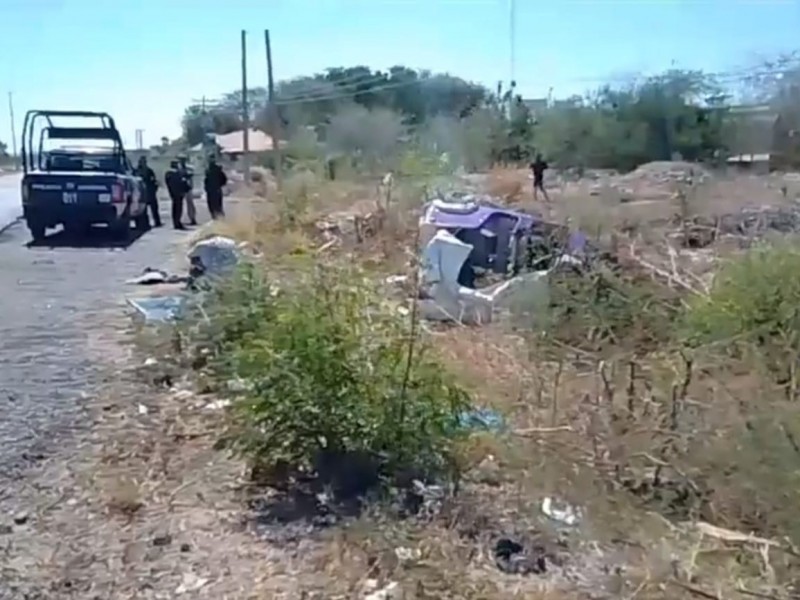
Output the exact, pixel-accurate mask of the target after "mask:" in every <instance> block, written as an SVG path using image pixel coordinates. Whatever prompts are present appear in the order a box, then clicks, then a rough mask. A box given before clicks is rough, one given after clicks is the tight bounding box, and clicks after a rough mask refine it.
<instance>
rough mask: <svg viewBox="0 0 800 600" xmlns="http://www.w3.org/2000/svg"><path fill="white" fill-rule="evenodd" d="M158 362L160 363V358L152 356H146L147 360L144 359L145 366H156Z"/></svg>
mask: <svg viewBox="0 0 800 600" xmlns="http://www.w3.org/2000/svg"><path fill="white" fill-rule="evenodd" d="M157 364H158V360H157V359H155V358H153V357H152V356H150V357H148V358H146V359H145V361H144V366H145V367H152V366H155V365H157Z"/></svg>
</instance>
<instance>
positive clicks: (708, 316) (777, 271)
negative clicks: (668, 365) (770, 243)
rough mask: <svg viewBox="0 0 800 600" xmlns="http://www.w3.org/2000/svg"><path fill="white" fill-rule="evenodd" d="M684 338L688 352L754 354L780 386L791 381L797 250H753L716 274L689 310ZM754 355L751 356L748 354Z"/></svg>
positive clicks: (798, 308) (796, 341) (799, 326)
mask: <svg viewBox="0 0 800 600" xmlns="http://www.w3.org/2000/svg"><path fill="white" fill-rule="evenodd" d="M683 333H684V336H685V339H686V340H687V342H688V343H689V344H691V345H693V346H698V345H708V344H714V345H716V346H717V347H719V348H720V349H721V350H725V351H729V352H734V353H736V354H737V355H739V356H741V355H742V354H743V353H750V354H757V356H758V358H759V360H760V361H761V362H762V364H763V365H764V366H765V367H766V368H767V369H768V370H769V372H770V373H772V374H773V375H774V376H775V377H776V378H777V379H778V381H779V382H780V383H786V382H787V381H790V380H792V381H794V383H795V385H794V388H795V389H796V381H795V380H796V374H795V373H796V370H797V359H798V353H799V352H800V248H797V247H794V246H791V245H781V246H775V247H762V248H756V249H754V250H752V251H750V252H748V253H747V254H746V255H745V256H744V257H742V258H740V259H737V260H734V261H731V262H729V263H728V264H727V265H725V266H724V267H723V268H722V269H721V270H720V272H719V273H718V274H717V276H716V278H715V280H714V285H713V288H712V290H711V293H710V294H709V296H708V297H706V298H701V299H697V300H695V301H694V303H693V304H692V305H691V306H690V308H689V310H688V311H687V313H686V316H685V319H684V323H683ZM753 351H755V352H753Z"/></svg>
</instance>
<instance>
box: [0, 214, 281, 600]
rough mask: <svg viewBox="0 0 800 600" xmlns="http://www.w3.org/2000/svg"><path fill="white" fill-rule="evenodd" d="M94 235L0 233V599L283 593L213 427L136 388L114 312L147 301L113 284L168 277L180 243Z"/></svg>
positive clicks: (160, 235)
mask: <svg viewBox="0 0 800 600" xmlns="http://www.w3.org/2000/svg"><path fill="white" fill-rule="evenodd" d="M198 208H199V207H198ZM164 209H165V207H163V206H162V212H165V210H164ZM199 216H200V218H201V221H204V220H205V219H206V215H205V214H203V213H202V212H201V213H200V215H199ZM95 233H96V234H97V235H94V236H92V238H91V240H89V241H88V242H86V243H84V244H83V245H82V247H74V243H73V245H72V246H68V245H67V244H66V240H64V239H63V238H60V237H59V236H55V237H52V238H50V239H49V240H48V242H49V243H47V244H43V245H41V246H39V247H28V245H27V244H28V239H29V238H28V234H27V231H26V229H25V228H24V226H23V225H21V224H17V225H14V226H12V227H11V228H9V229H7V230H6V231H4V232H3V233H1V234H0V277H4V278H5V279H4V281H3V284H4V285H3V291H4V293H3V294H2V296H0V310H2V313H0V314H2V321H1V322H0V410H1V411H2V413H1V414H0V600H34V599H35V600H63V599H71V600H84V599H85V600H112V599H117V598H119V599H134V598H136V599H140V598H143V599H153V600H155V599H162V598H163V599H164V600H167V599H171V598H174V597H176V596H183V597H189V598H198V599H199V598H208V599H209V600H212V599H213V600H217V599H219V598H232V599H238V598H250V597H251V594H252V592H253V591H254V590H255V589H257V588H258V585H259V580H268V581H272V582H276V581H278V582H281V581H283V580H282V579H281V578H280V577H278V578H277V579H276V578H275V577H274V574H273V573H271V572H270V571H269V570H265V569H264V567H263V561H264V560H265V559H266V558H267V557H268V555H269V551H268V549H265V547H264V545H263V544H262V543H261V542H259V541H258V540H256V538H255V537H254V536H252V535H251V534H250V533H248V532H247V531H246V528H245V527H243V525H242V521H241V519H242V514H241V512H242V506H241V503H240V501H239V500H237V499H236V498H235V497H234V496H233V495H232V494H231V490H233V489H236V488H237V487H238V486H240V485H241V484H240V481H239V478H240V474H241V472H242V467H241V465H240V464H239V463H237V462H235V461H232V460H231V459H229V458H228V457H227V456H225V455H224V454H223V453H220V452H218V451H216V450H215V449H214V441H215V440H216V434H217V432H216V429H215V428H217V427H218V425H219V422H220V413H219V412H218V411H217V410H208V409H206V408H204V407H205V404H206V403H207V402H208V401H207V400H205V401H203V400H195V399H193V394H192V393H191V392H189V391H188V389H186V388H185V387H180V386H178V387H173V388H172V389H170V390H166V389H163V388H162V389H156V388H154V387H153V386H152V385H148V384H147V383H145V380H146V377H145V378H143V377H142V373H141V368H142V364H143V362H144V358H143V355H142V354H141V353H140V352H138V351H137V350H136V349H135V347H134V346H133V345H132V344H131V342H132V341H134V337H133V336H132V327H131V320H130V318H129V317H128V314H127V313H128V311H127V310H126V307H125V296H130V295H141V294H143V293H145V294H147V293H158V292H157V291H156V290H152V289H149V288H142V287H137V286H126V285H125V283H124V282H125V280H127V279H128V278H130V277H132V276H135V275H138V274H139V273H140V272H141V271H142V269H144V268H145V267H147V266H152V267H163V268H167V269H170V268H173V269H175V268H177V265H176V263H178V262H179V261H180V254H181V253H182V251H183V249H182V248H181V246H183V245H184V244H187V243H188V242H189V239H190V236H191V235H192V234H191V233H184V232H175V231H173V230H172V229H170V228H167V227H165V228H163V229H155V230H152V231H150V232H148V233H146V234H145V235H143V236H142V237H141V238H139V239H137V240H135V241H133V243H132V244H131V245H130V246H128V247H127V248H113V247H109V245H110V244H109V242H110V240H108V239H107V238H106V237H105V236H103V235H100V234H101V231H97V232H95ZM176 258H177V259H178V260H176ZM198 402H199V404H198ZM270 585H273V584H270ZM286 585H289V587H291V581H289V582H288V583H287V584H286ZM260 597H275V598H278V597H281V596H278V595H275V594H268V595H266V596H260ZM289 597H296V596H289Z"/></svg>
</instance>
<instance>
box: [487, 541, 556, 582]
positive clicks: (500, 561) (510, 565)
mask: <svg viewBox="0 0 800 600" xmlns="http://www.w3.org/2000/svg"><path fill="white" fill-rule="evenodd" d="M494 561H495V564H496V565H497V568H498V569H500V570H501V571H503V573H509V574H513V575H528V574H530V573H535V574H537V575H541V574H542V573H546V572H547V560H546V559H545V550H544V548H543V547H541V546H534V547H533V548H532V551H531V552H526V551H525V547H524V546H523V545H522V544H520V543H519V542H515V541H514V540H512V539H510V538H500V539H499V540H497V544H495V547H494Z"/></svg>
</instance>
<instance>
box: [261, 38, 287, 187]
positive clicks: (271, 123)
mask: <svg viewBox="0 0 800 600" xmlns="http://www.w3.org/2000/svg"><path fill="white" fill-rule="evenodd" d="M264 46H265V48H266V51H267V92H268V94H269V96H268V98H267V103H268V106H267V126H268V128H269V136H270V138H271V139H272V156H273V157H274V159H275V179H276V181H277V184H278V189H279V190H281V189H283V153H282V152H281V139H280V131H281V116H280V114H279V113H278V106H277V105H276V104H275V78H274V77H273V74H272V46H271V45H270V43H269V29H265V30H264Z"/></svg>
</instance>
